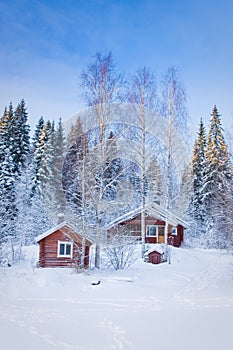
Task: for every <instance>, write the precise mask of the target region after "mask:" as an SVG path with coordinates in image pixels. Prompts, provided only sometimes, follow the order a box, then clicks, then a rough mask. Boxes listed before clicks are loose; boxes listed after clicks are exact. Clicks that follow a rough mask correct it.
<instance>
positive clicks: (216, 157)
mask: <svg viewBox="0 0 233 350" xmlns="http://www.w3.org/2000/svg"><path fill="white" fill-rule="evenodd" d="M232 179H233V173H232V163H231V160H230V155H229V152H228V147H227V144H226V142H225V139H224V136H223V128H222V124H221V118H220V114H219V113H218V110H217V107H216V106H214V108H213V111H212V113H211V120H210V128H209V132H208V135H207V146H206V151H205V162H204V185H203V187H202V191H201V195H202V197H203V203H204V207H205V216H206V217H205V221H206V239H207V243H208V244H210V245H212V246H220V245H223V246H224V245H225V243H226V242H225V239H224V232H222V236H221V235H220V232H221V231H223V226H224V225H225V222H226V216H225V214H224V212H225V210H226V203H228V205H229V203H232ZM231 207H232V206H231ZM225 234H229V232H225Z"/></svg>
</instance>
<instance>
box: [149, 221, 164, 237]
mask: <svg viewBox="0 0 233 350" xmlns="http://www.w3.org/2000/svg"><path fill="white" fill-rule="evenodd" d="M147 227H156V235H155V236H151V235H148V234H147ZM159 227H163V228H164V229H165V226H164V225H146V237H156V239H157V240H158V239H159Z"/></svg>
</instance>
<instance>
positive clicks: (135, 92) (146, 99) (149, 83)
mask: <svg viewBox="0 0 233 350" xmlns="http://www.w3.org/2000/svg"><path fill="white" fill-rule="evenodd" d="M127 99H128V102H130V103H132V104H133V105H134V106H135V114H136V116H137V118H138V120H139V125H140V129H141V135H140V140H139V145H140V150H139V154H140V168H141V206H142V213H141V241H142V252H141V254H142V257H144V254H145V240H146V227H145V205H146V109H147V108H149V109H153V110H155V109H156V104H157V90H156V83H155V78H154V75H153V73H152V72H151V70H150V69H149V68H146V67H143V68H141V69H139V70H138V71H137V72H136V74H135V75H134V76H133V77H132V79H131V83H130V85H129V91H128V98H127Z"/></svg>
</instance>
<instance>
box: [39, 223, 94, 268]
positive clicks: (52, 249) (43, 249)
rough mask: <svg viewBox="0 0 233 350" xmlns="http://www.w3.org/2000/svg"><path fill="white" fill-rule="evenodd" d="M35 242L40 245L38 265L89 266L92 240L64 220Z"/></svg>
mask: <svg viewBox="0 0 233 350" xmlns="http://www.w3.org/2000/svg"><path fill="white" fill-rule="evenodd" d="M36 242H37V243H39V245H40V248H39V249H40V250H39V266H40V267H72V266H78V267H81V266H82V265H83V266H84V267H85V268H88V267H89V250H90V246H91V244H92V243H93V242H92V241H91V240H90V239H89V238H88V239H87V238H84V237H83V236H82V235H81V234H80V233H78V231H77V229H76V228H75V227H74V226H71V225H69V224H67V223H66V222H62V223H60V224H59V225H57V226H55V227H53V228H51V229H50V230H49V231H46V232H45V233H43V234H41V235H40V236H38V237H37V238H36ZM82 252H83V254H82ZM82 256H83V258H82Z"/></svg>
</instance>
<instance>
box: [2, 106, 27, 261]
mask: <svg viewBox="0 0 233 350" xmlns="http://www.w3.org/2000/svg"><path fill="white" fill-rule="evenodd" d="M29 148H30V137H29V125H28V124H27V112H26V107H25V102H24V100H22V101H21V103H20V104H19V105H18V106H17V108H16V111H15V112H14V110H13V106H12V103H10V105H9V109H8V110H7V109H5V111H4V114H3V116H2V118H1V120H0V198H1V202H0V212H1V219H2V220H1V224H0V225H1V227H0V231H1V242H0V243H1V247H2V244H3V243H4V249H3V251H6V252H7V245H8V247H9V246H10V247H11V249H10V253H9V255H8V258H9V260H10V261H11V262H13V261H14V260H15V258H16V257H15V249H14V246H15V245H16V244H17V242H18V239H19V232H17V230H16V223H17V220H18V207H17V201H16V196H17V190H16V183H17V182H18V181H19V180H20V177H21V176H22V173H23V170H25V165H26V161H27V157H28V154H29Z"/></svg>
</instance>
